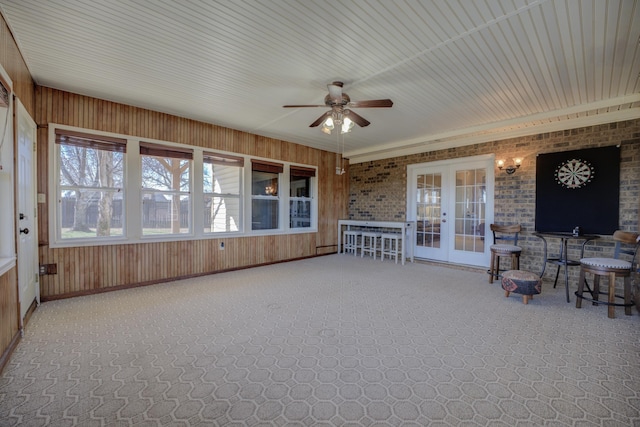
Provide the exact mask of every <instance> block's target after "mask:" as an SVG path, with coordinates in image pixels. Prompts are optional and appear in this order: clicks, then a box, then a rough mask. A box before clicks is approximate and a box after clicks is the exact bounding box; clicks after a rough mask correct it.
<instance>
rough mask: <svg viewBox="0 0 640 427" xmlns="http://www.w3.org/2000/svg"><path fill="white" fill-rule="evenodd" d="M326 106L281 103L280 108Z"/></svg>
mask: <svg viewBox="0 0 640 427" xmlns="http://www.w3.org/2000/svg"><path fill="white" fill-rule="evenodd" d="M306 107H326V105H324V104H322V105H283V106H282V108H306Z"/></svg>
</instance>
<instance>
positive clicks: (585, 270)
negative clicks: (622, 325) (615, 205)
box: [576, 230, 640, 319]
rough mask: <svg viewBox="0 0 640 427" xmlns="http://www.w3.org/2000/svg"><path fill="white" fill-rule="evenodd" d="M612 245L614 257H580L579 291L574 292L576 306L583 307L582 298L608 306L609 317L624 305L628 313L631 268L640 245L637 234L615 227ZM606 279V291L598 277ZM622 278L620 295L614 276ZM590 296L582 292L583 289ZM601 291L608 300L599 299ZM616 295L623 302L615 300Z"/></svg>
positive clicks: (630, 304) (611, 317)
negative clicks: (587, 276) (590, 285)
mask: <svg viewBox="0 0 640 427" xmlns="http://www.w3.org/2000/svg"><path fill="white" fill-rule="evenodd" d="M613 240H614V241H615V247H614V251H613V258H602V257H599V258H582V259H581V260H580V276H579V277H578V290H577V291H576V297H577V298H576V308H581V307H582V300H583V299H584V300H587V301H591V302H592V303H593V305H600V304H602V305H607V306H608V307H609V309H608V317H609V318H610V319H613V318H615V317H616V311H615V310H616V307H620V306H622V307H624V312H625V314H626V315H631V307H632V306H633V301H632V297H631V273H632V272H633V270H634V265H635V260H636V254H637V252H638V247H639V246H640V238H639V235H638V233H632V232H628V231H621V230H618V231H616V232H615V233H613ZM587 274H592V275H593V290H591V289H590V288H589V284H588V283H587V281H586V275H587ZM601 276H602V277H608V278H609V289H608V292H600V277H601ZM617 278H622V279H623V285H622V286H623V295H622V296H621V295H616V279H617ZM585 286H586V287H587V291H588V292H589V293H590V294H591V296H592V298H589V297H587V296H585V295H584V288H585ZM600 294H603V295H608V298H607V301H600V298H599V296H600ZM616 298H618V299H623V300H624V302H622V303H616Z"/></svg>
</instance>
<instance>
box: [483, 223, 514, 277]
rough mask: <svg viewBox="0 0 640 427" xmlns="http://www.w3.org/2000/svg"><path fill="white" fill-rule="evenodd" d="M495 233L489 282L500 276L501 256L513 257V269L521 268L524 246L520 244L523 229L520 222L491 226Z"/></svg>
mask: <svg viewBox="0 0 640 427" xmlns="http://www.w3.org/2000/svg"><path fill="white" fill-rule="evenodd" d="M489 227H490V228H491V232H492V233H493V244H492V245H491V247H490V249H491V265H490V266H489V271H488V273H489V283H493V279H498V278H499V276H500V257H509V258H511V270H519V269H520V253H521V252H522V248H521V247H520V246H518V234H519V233H520V231H521V230H522V227H521V226H520V224H516V225H498V224H491V225H490V226H489Z"/></svg>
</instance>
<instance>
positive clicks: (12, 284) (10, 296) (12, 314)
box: [0, 267, 20, 371]
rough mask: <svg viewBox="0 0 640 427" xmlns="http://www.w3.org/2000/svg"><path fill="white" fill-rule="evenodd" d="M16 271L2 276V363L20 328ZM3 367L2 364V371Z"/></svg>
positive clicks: (0, 281) (0, 340) (0, 357)
mask: <svg viewBox="0 0 640 427" xmlns="http://www.w3.org/2000/svg"><path fill="white" fill-rule="evenodd" d="M16 271H17V268H16V267H14V268H12V269H11V270H9V271H8V272H6V273H5V274H3V275H2V276H0V362H1V361H4V360H5V354H6V353H7V351H8V349H9V345H10V344H11V341H12V340H14V339H15V337H16V336H17V335H18V330H19V328H20V324H19V321H18V319H19V317H20V315H19V314H18V286H17V280H18V278H17V273H16ZM2 367H3V365H2V364H1V363H0V371H2Z"/></svg>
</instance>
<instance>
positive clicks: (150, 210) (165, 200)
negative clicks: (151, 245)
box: [140, 142, 193, 236]
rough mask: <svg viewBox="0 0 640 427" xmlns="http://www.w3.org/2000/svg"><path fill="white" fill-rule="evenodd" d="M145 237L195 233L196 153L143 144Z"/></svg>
mask: <svg viewBox="0 0 640 427" xmlns="http://www.w3.org/2000/svg"><path fill="white" fill-rule="evenodd" d="M140 159H141V171H142V234H143V235H145V236H149V235H158V234H185V233H190V232H191V199H190V190H191V180H190V177H191V162H192V160H193V150H190V149H184V148H176V147H169V146H164V145H159V144H152V143H149V142H140Z"/></svg>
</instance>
